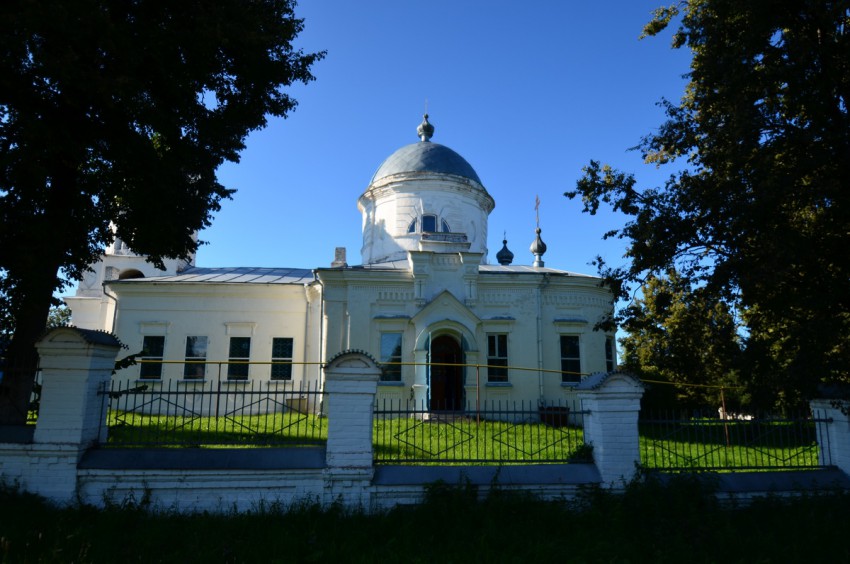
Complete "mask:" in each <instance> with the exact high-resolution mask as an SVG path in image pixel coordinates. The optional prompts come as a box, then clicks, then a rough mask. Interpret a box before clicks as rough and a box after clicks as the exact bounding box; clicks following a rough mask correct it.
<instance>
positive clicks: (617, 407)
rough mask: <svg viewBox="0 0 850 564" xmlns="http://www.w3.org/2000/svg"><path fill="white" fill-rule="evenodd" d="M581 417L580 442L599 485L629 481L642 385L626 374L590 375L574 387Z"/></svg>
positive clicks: (634, 460) (636, 452)
mask: <svg viewBox="0 0 850 564" xmlns="http://www.w3.org/2000/svg"><path fill="white" fill-rule="evenodd" d="M577 391H578V398H579V400H580V401H581V404H582V409H583V410H585V412H586V413H585V415H584V440H585V443H587V444H590V445H593V461H594V462H595V463H596V467H597V468H598V469H599V474H600V476H601V477H602V482H603V484H609V485H610V484H614V483H617V482H623V481H627V480H629V479H631V477H632V476H633V475H634V472H635V464H636V463H640V442H639V437H638V414H639V413H640V398H641V397H642V396H643V384H641V383H640V381H639V380H638V379H637V378H635V377H634V376H632V375H630V374H625V373H623V372H608V373H596V374H591V375H590V376H588V377H587V378H585V379H584V380H583V381H582V382H581V383H580V384H579V385H578V386H577Z"/></svg>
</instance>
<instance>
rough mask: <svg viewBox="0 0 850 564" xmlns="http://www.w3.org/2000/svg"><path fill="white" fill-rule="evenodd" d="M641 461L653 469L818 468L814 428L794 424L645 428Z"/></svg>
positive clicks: (706, 422)
mask: <svg viewBox="0 0 850 564" xmlns="http://www.w3.org/2000/svg"><path fill="white" fill-rule="evenodd" d="M640 444H641V461H642V463H643V465H644V466H645V467H648V468H666V469H675V468H679V469H683V470H689V469H703V470H712V469H724V468H740V469H747V468H753V469H755V468H791V467H793V468H815V467H817V466H818V445H817V440H816V436H815V425H814V423H812V422H809V421H804V420H799V421H797V420H795V421H730V422H723V421H720V420H716V419H715V420H691V421H682V422H664V423H641V425H640Z"/></svg>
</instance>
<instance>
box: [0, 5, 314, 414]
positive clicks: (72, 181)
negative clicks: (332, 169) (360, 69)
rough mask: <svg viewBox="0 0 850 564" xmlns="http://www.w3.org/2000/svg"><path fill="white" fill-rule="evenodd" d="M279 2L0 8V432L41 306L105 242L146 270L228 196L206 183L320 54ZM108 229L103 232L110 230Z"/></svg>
mask: <svg viewBox="0 0 850 564" xmlns="http://www.w3.org/2000/svg"><path fill="white" fill-rule="evenodd" d="M294 4H295V2H294V0H253V1H244V0H218V1H216V2H206V1H203V0H181V1H180V2H161V1H156V0H133V1H128V2H113V1H109V0H78V1H75V2H66V1H63V0H39V1H26V0H7V1H4V2H2V3H0V322H2V323H3V324H4V326H3V327H0V331H6V332H11V333H13V338H12V342H11V343H10V345H9V350H8V361H9V366H10V370H9V371H8V372H7V377H6V378H5V379H4V381H3V384H2V385H3V386H4V389H3V390H0V392H2V393H0V423H2V422H20V421H22V420H23V417H24V415H25V413H26V410H25V405H26V399H27V397H28V396H29V389H30V386H31V381H32V367H33V366H34V363H35V361H36V353H35V349H34V347H33V344H34V342H35V340H36V339H37V338H38V336H39V335H40V334H41V332H42V331H43V330H44V326H45V321H46V319H47V315H48V309H49V308H50V305H51V300H52V296H53V293H54V291H56V290H58V289H61V288H62V287H63V286H64V285H65V282H64V280H79V279H80V278H81V276H82V274H83V272H84V271H85V269H86V267H87V265H88V264H90V263H91V262H93V261H94V260H95V259H96V257H97V256H98V254H99V253H100V252H101V249H102V248H103V247H104V246H105V245H107V244H108V243H110V242H111V241H112V240H113V238H114V237H115V236H117V237H120V238H121V239H122V240H124V241H125V242H126V243H127V244H128V245H129V246H130V247H131V248H133V249H134V251H136V252H138V253H141V254H145V255H147V256H148V257H149V260H150V261H151V262H152V263H154V264H155V265H157V266H161V265H162V260H163V259H164V258H185V257H187V256H188V255H190V254H191V253H192V252H193V251H194V250H195V248H196V246H197V243H196V242H195V241H194V240H193V234H194V233H195V232H197V231H198V230H200V229H202V228H203V227H206V226H208V225H210V221H211V218H212V214H213V213H214V212H216V211H218V210H219V208H220V202H221V200H222V199H223V198H230V197H231V196H232V194H233V190H230V189H227V188H226V187H224V186H222V185H221V184H220V183H219V182H218V181H217V179H216V174H215V173H216V169H217V167H218V166H219V165H220V164H222V163H223V162H224V161H234V162H235V161H238V158H239V151H240V150H242V149H243V148H244V141H245V138H246V136H247V134H248V133H249V132H251V131H253V130H256V129H259V128H262V127H263V126H265V124H266V120H267V116H269V115H271V116H282V117H285V116H286V115H287V113H288V112H289V111H291V110H292V109H293V108H294V107H295V103H296V102H295V100H293V99H292V98H291V97H290V96H288V95H287V94H286V93H284V92H283V87H285V86H288V85H291V84H292V83H294V82H304V83H306V82H308V81H310V80H312V79H313V76H312V75H311V74H310V67H311V65H312V64H313V63H314V62H316V61H317V60H319V59H321V58H322V56H323V53H312V54H304V53H303V52H302V51H301V50H297V49H294V48H293V47H292V45H291V43H292V41H293V39H294V38H295V37H296V36H297V35H298V33H299V32H300V31H301V30H302V27H303V22H302V20H299V19H297V18H295V16H294V12H293V9H294ZM111 224H114V226H115V230H114V231H113V229H112V228H111Z"/></svg>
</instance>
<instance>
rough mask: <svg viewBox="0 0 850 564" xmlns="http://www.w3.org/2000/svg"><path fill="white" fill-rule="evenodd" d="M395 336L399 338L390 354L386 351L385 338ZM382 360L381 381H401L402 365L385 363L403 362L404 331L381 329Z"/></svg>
mask: <svg viewBox="0 0 850 564" xmlns="http://www.w3.org/2000/svg"><path fill="white" fill-rule="evenodd" d="M389 337H395V338H396V339H397V341H396V344H395V346H394V347H393V349H392V351H391V352H390V353H389V354H384V353H385V350H386V348H385V344H384V343H385V339H387V338H389ZM379 347H380V355H379V357H380V362H381V382H401V381H402V379H401V365H400V364H392V365H387V364H385V363H397V362H402V357H403V355H404V353H403V351H404V332H403V331H381V335H380V341H379Z"/></svg>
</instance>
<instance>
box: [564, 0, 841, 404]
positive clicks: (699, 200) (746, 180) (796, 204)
mask: <svg viewBox="0 0 850 564" xmlns="http://www.w3.org/2000/svg"><path fill="white" fill-rule="evenodd" d="M675 18H680V20H679V27H678V30H677V31H676V32H675V34H674V36H673V46H674V47H675V48H683V47H687V48H689V49H690V50H691V52H692V54H693V60H692V63H691V71H690V73H689V83H688V85H687V88H686V91H685V94H684V96H683V97H682V99H681V101H680V103H678V104H674V103H671V102H669V101H666V100H664V101H662V102H661V104H662V106H663V107H664V109H665V111H666V115H667V119H666V121H665V122H664V123H663V124H662V125H661V126H660V128H659V129H658V131H657V132H655V133H652V134H650V135H648V136H646V137H645V138H643V139H642V140H641V142H640V144H639V146H638V147H637V149H639V150H640V151H641V153H642V155H643V157H644V159H645V161H646V162H647V163H651V164H654V165H656V166H666V165H670V164H671V163H675V164H676V167H675V168H676V170H674V171H673V172H671V174H670V176H669V179H668V180H667V181H666V182H665V183H664V185H662V186H654V187H653V186H647V187H639V186H637V183H636V181H635V179H634V177H633V176H632V175H629V174H624V173H622V172H620V171H617V170H614V169H612V168H611V167H608V166H603V165H601V164H600V163H599V162H598V161H591V162H590V164H589V166H587V167H586V168H585V169H584V176H583V177H582V178H581V179H580V180H579V181H578V183H577V186H576V189H575V190H573V191H570V192H567V193H566V195H567V196H568V197H570V198H574V197H578V196H580V197H581V198H582V200H583V202H584V211H586V212H589V213H591V214H592V213H595V212H596V211H597V209H598V207H599V206H600V205H601V204H608V205H611V206H612V207H613V208H614V209H615V210H617V211H620V212H623V213H624V214H626V215H627V216H629V218H630V219H629V220H628V221H627V223H626V224H625V226H624V227H623V228H622V229H620V230H617V231H614V232H611V233H609V234H608V235H607V236H617V237H622V238H624V239H625V240H627V241H628V250H627V257H628V259H629V263H628V264H627V265H626V266H620V267H610V266H608V265H606V264H604V263H603V262H600V270H601V272H602V273H603V275H604V276H605V277H606V278H607V280H609V281H610V283H611V284H612V285H613V287H614V288H615V290H616V291H617V292H618V293H619V294H620V295H621V296H626V297H627V296H629V295H630V294H631V292H633V291H634V288H635V287H636V286H637V285H639V284H641V282H642V281H643V280H645V279H646V277H647V276H650V275H657V274H660V273H663V272H665V271H666V270H667V269H668V268H671V267H676V268H677V270H678V271H679V272H681V273H682V276H683V277H684V279H685V280H687V281H689V282H690V283H691V285H692V286H693V287H698V286H702V287H704V288H705V290H704V291H706V292H708V293H710V294H711V295H714V296H716V298H717V299H722V300H725V301H727V302H728V303H731V304H733V305H734V306H735V311H736V313H737V315H739V316H740V318H741V319H742V320H743V321H744V322H745V324H746V331H747V335H748V339H747V347H746V349H747V350H746V354H747V357H748V358H749V360H748V362H749V368H750V371H751V372H750V374H749V375H748V378H749V381H750V383H751V384H752V385H753V386H754V388H758V390H756V391H758V392H759V393H758V394H757V395H760V397H762V398H764V399H765V400H767V399H771V398H772V399H773V400H776V399H780V398H784V399H785V401H799V400H801V399H803V398H805V397H807V396H809V395H811V393H812V392H813V390H814V387H815V386H816V384H817V382H818V381H819V380H822V379H830V380H835V379H846V378H847V369H846V367H847V366H848V362H850V253H848V252H847V246H848V243H849V242H850V190H848V189H847V179H848V178H850V116H848V103H850V2H848V1H847V0H844V1H830V0H778V1H777V0H690V1H687V2H681V3H679V4H678V5H675V6H671V7H668V8H662V9H659V10H658V11H656V14H655V18H654V19H653V21H652V22H650V24H649V25H647V27H646V28H645V30H644V31H645V35H656V34H658V33H660V32H661V31H662V30H663V29H665V28H666V27H667V26H668V25H669V24H670V23H671V22H672V21H673V20H674V19H675ZM671 168H673V167H671ZM627 315H628V310H627Z"/></svg>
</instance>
